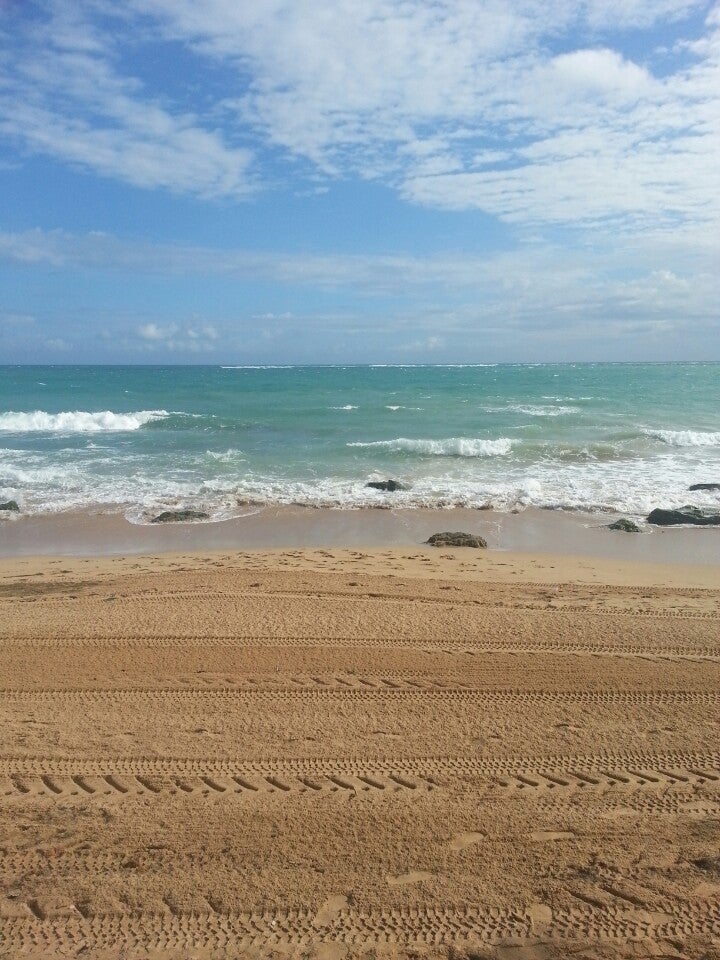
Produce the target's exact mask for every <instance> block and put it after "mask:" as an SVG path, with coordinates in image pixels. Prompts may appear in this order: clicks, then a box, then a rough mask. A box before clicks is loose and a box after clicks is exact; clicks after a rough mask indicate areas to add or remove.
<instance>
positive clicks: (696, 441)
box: [645, 430, 720, 447]
mask: <svg viewBox="0 0 720 960" xmlns="http://www.w3.org/2000/svg"><path fill="white" fill-rule="evenodd" d="M645 436H646V437H650V438H651V439H652V440H660V441H662V442H663V443H667V444H669V445H670V446H671V447H718V446H720V432H712V431H703V430H646V431H645Z"/></svg>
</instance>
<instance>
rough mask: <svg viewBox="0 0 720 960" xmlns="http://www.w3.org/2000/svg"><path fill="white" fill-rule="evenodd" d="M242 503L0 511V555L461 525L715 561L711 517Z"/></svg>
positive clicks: (239, 543)
mask: <svg viewBox="0 0 720 960" xmlns="http://www.w3.org/2000/svg"><path fill="white" fill-rule="evenodd" d="M246 510H247V514H246V515H245V516H243V517H237V518H234V519H231V520H224V521H219V522H204V523H171V524H150V523H146V524H137V523H130V522H129V521H128V520H126V519H125V517H124V516H123V515H122V514H120V513H115V514H112V513H99V512H97V513H96V512H91V511H83V512H77V513H60V514H54V515H53V514H49V515H40V516H22V517H20V518H17V519H16V518H13V517H8V518H6V519H4V520H2V519H1V518H0V558H2V557H8V558H13V557H19V556H34V555H45V556H48V555H50V556H52V555H55V556H103V555H108V554H114V555H122V554H150V553H161V552H163V553H164V552H169V551H179V550H192V551H196V552H197V551H203V552H208V551H215V550H273V549H281V548H287V549H297V548H303V547H326V548H342V547H355V548H362V549H368V548H372V547H409V546H413V545H415V546H417V545H420V544H422V543H423V542H424V541H425V540H427V538H428V537H429V536H430V535H431V534H432V533H437V532H439V531H442V530H464V531H466V532H469V533H475V534H480V535H481V536H482V537H484V538H485V540H486V541H487V543H488V545H489V547H490V548H491V549H493V550H503V551H522V552H523V553H557V554H572V555H574V556H585V557H605V558H608V559H614V560H621V561H632V562H640V563H644V562H656V563H657V562H659V563H670V564H691V565H699V564H703V565H704V564H712V565H715V566H718V567H720V527H693V528H687V527H646V528H644V529H643V532H642V533H640V534H627V533H620V532H617V531H613V530H609V529H608V524H609V523H610V522H612V520H614V519H616V516H615V515H614V514H608V515H603V514H598V513H595V514H582V513H574V512H563V511H553V510H537V509H527V510H524V511H522V512H520V513H517V514H512V513H502V512H500V511H493V510H469V509H450V510H440V509H433V510H418V509H414V510H383V509H365V510H339V509H338V510H328V509H320V510H315V509H312V508H310V507H302V506H284V507H247V508H246Z"/></svg>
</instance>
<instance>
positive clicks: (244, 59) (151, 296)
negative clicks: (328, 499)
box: [0, 0, 720, 363]
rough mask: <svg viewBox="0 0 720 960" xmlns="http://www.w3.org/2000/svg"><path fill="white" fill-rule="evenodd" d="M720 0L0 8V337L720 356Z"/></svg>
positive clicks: (339, 355)
mask: <svg viewBox="0 0 720 960" xmlns="http://www.w3.org/2000/svg"><path fill="white" fill-rule="evenodd" d="M719 278H720V4H718V3H712V2H694V0H605V2H601V0H577V2H573V0H515V2H513V3H508V2H499V0H432V2H431V0H363V2H362V3H358V2H357V0H335V2H332V3H327V2H320V0H254V2H253V3H252V4H249V3H238V2H236V0H204V2H203V3H198V2H196V0H125V2H123V3H121V4H117V3H114V2H110V0H47V2H38V3H32V2H27V0H0V345H1V347H0V358H1V359H2V360H3V361H5V362H13V363H26V362H37V363H71V362H88V363H92V362H101V363H112V362H118V363H123V362H129V363H160V362H172V363H214V362H233V363H266V362H270V363H271V362H283V363H314V362H317V363H333V362H355V363H363V362H408V363H421V362H430V363H432V362H456V361H459V360H466V361H475V362H496V361H524V360H527V361H536V360H538V361H539V360H543V361H548V360H643V359H648V360H674V359H687V360H702V359H719V360H720V317H719V315H718V314H719V307H718V305H719V304H720V280H719Z"/></svg>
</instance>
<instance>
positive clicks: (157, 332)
mask: <svg viewBox="0 0 720 960" xmlns="http://www.w3.org/2000/svg"><path fill="white" fill-rule="evenodd" d="M176 329H177V328H176V327H174V326H173V327H165V328H162V327H159V326H158V325H157V324H156V323H145V324H143V325H142V326H141V327H139V328H138V334H139V336H140V337H142V339H143V340H166V339H167V338H168V337H171V336H172V335H173V333H174V332H175V330H176Z"/></svg>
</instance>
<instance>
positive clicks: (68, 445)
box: [0, 364, 720, 522]
mask: <svg viewBox="0 0 720 960" xmlns="http://www.w3.org/2000/svg"><path fill="white" fill-rule="evenodd" d="M718 383H720V364H559V365H555V364H540V365H537V364H534V365H496V366H455V367H448V366H445V367H425V366H422V367H413V366H397V367H387V366H384V367H264V368H258V367H252V368H249V367H217V366H215V367H3V368H0V499H6V498H12V499H16V500H18V502H19V503H20V504H21V506H22V508H23V510H24V511H25V512H31V513H37V512H55V511H58V510H67V509H77V508H84V507H89V506H97V505H100V506H104V507H106V508H108V509H118V510H121V511H122V512H124V513H125V514H126V515H127V516H128V517H129V518H130V519H132V520H135V521H139V522H142V521H144V520H146V519H148V518H149V517H150V516H152V515H154V513H155V512H157V510H158V509H159V508H166V507H172V506H173V505H177V504H186V503H192V504H193V505H194V506H198V507H201V508H204V509H206V510H207V511H208V512H209V513H210V514H211V516H212V517H213V518H216V519H222V518H226V517H230V516H236V515H242V514H243V513H247V511H248V510H249V509H253V507H254V505H256V504H268V503H276V504H287V503H302V504H308V505H313V506H344V507H353V506H368V505H378V504H383V503H392V504H393V505H395V506H401V507H410V506H425V507H442V506H467V507H476V506H482V505H487V504H490V505H492V506H493V507H495V509H499V510H512V509H516V508H523V507H526V506H538V507H555V508H565V509H571V510H583V511H605V510H607V511H621V512H624V513H628V514H631V515H636V516H643V515H645V514H646V513H647V512H648V511H649V510H650V509H652V507H654V506H659V505H663V506H670V505H675V506H679V505H682V504H684V503H687V502H693V503H697V504H699V505H703V504H717V503H718V496H717V495H716V494H714V493H712V492H704V493H692V494H690V493H689V492H688V489H687V488H688V486H689V485H690V484H691V483H695V482H702V481H706V482H707V481H718V482H720V403H719V402H718V399H717V396H718V391H717V385H718ZM386 477H392V478H395V479H397V480H400V481H401V482H402V483H403V484H405V485H406V486H407V488H408V489H406V490H403V491H398V492H395V493H383V492H378V491H376V490H372V489H368V488H367V487H366V486H365V484H366V483H367V482H368V480H372V479H379V478H386Z"/></svg>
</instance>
